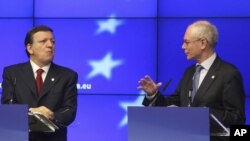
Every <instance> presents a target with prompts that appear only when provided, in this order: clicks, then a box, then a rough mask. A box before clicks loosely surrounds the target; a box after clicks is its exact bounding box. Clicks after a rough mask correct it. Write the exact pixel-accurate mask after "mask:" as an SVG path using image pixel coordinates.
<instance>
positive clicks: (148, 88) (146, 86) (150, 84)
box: [137, 75, 162, 96]
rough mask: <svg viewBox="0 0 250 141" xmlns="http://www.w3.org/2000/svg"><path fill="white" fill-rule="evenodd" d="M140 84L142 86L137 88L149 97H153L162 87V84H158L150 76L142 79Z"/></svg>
mask: <svg viewBox="0 0 250 141" xmlns="http://www.w3.org/2000/svg"><path fill="white" fill-rule="evenodd" d="M138 83H139V84H140V86H138V87H137V88H138V89H140V90H143V91H145V93H147V95H148V96H152V95H153V94H154V93H155V92H156V91H157V90H158V88H159V87H160V86H161V85H162V83H161V82H159V83H157V84H156V83H155V82H154V81H153V80H152V79H151V78H150V76H148V75H146V76H145V77H144V78H141V79H140V80H139V81H138Z"/></svg>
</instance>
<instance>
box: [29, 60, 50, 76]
mask: <svg viewBox="0 0 250 141" xmlns="http://www.w3.org/2000/svg"><path fill="white" fill-rule="evenodd" d="M30 64H31V67H32V70H33V73H34V74H36V71H37V70H38V69H40V67H39V66H38V65H37V64H35V63H34V62H33V61H32V60H30ZM50 65H51V63H49V64H48V65H46V66H44V67H42V68H41V69H43V71H44V73H48V71H49V68H50Z"/></svg>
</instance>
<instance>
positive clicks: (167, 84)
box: [162, 79, 172, 91]
mask: <svg viewBox="0 0 250 141" xmlns="http://www.w3.org/2000/svg"><path fill="white" fill-rule="evenodd" d="M171 81H172V80H171V79H170V80H168V82H167V83H166V84H165V85H164V86H163V88H162V90H163V91H165V90H166V89H167V88H168V86H169V84H170V82H171Z"/></svg>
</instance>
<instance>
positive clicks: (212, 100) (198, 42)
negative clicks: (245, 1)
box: [138, 21, 245, 140]
mask: <svg viewBox="0 0 250 141" xmlns="http://www.w3.org/2000/svg"><path fill="white" fill-rule="evenodd" d="M217 40H218V32H217V29H216V27H215V26H214V25H212V24H211V23H210V22H208V21H197V22H194V23H193V24H191V25H190V26H188V28H187V30H186V32H185V35H184V42H183V45H182V49H183V50H184V52H185V54H186V56H187V59H188V60H190V59H194V60H196V62H197V63H196V64H194V65H192V66H190V67H188V68H187V69H186V71H185V73H184V75H183V77H182V79H181V81H180V82H179V85H178V88H177V89H176V91H175V92H174V94H172V95H170V96H169V97H164V96H163V95H162V94H161V93H160V92H159V91H158V90H157V89H158V88H159V87H160V86H161V83H155V82H154V81H153V80H152V79H151V78H150V77H149V76H145V77H144V78H142V79H141V80H140V81H139V84H140V86H139V87H138V89H141V90H144V91H145V92H146V97H145V99H144V101H143V105H145V106H149V105H153V106H169V105H177V106H182V107H185V106H193V107H209V109H210V112H211V113H212V114H213V115H214V116H215V117H217V118H218V120H219V121H220V122H222V124H224V125H225V126H226V127H227V128H228V127H229V125H231V124H244V123H245V93H244V89H243V82H242V77H241V74H240V72H239V71H238V70H237V68H236V67H235V66H233V65H232V64H230V63H228V62H225V61H223V60H222V59H220V58H219V56H218V55H217V54H216V53H215V51H214V48H215V46H216V43H217ZM198 65H199V66H201V68H202V69H200V71H199V76H198V77H199V78H198V80H199V82H198V81H196V82H197V85H198V89H197V90H196V92H195V93H194V84H193V83H194V82H195V80H194V79H195V78H194V73H195V68H196V66H198ZM192 93H193V94H192ZM210 123H211V132H220V131H221V129H222V128H221V127H218V124H217V123H215V122H214V120H213V119H211V120H210ZM212 139H213V137H212V138H211V140H212Z"/></svg>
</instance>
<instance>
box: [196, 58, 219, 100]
mask: <svg viewBox="0 0 250 141" xmlns="http://www.w3.org/2000/svg"><path fill="white" fill-rule="evenodd" d="M219 64H220V59H219V58H218V57H216V59H215V61H214V63H213V64H212V66H211V68H210V69H209V70H208V72H207V74H206V76H205V78H204V80H203V81H202V83H201V85H200V87H199V89H198V91H197V93H196V95H195V97H194V102H195V103H196V102H197V101H198V100H199V99H201V97H204V96H205V95H206V94H207V93H206V91H207V90H208V89H209V86H210V85H212V84H213V82H214V80H215V79H216V75H217V71H218V68H219Z"/></svg>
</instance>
